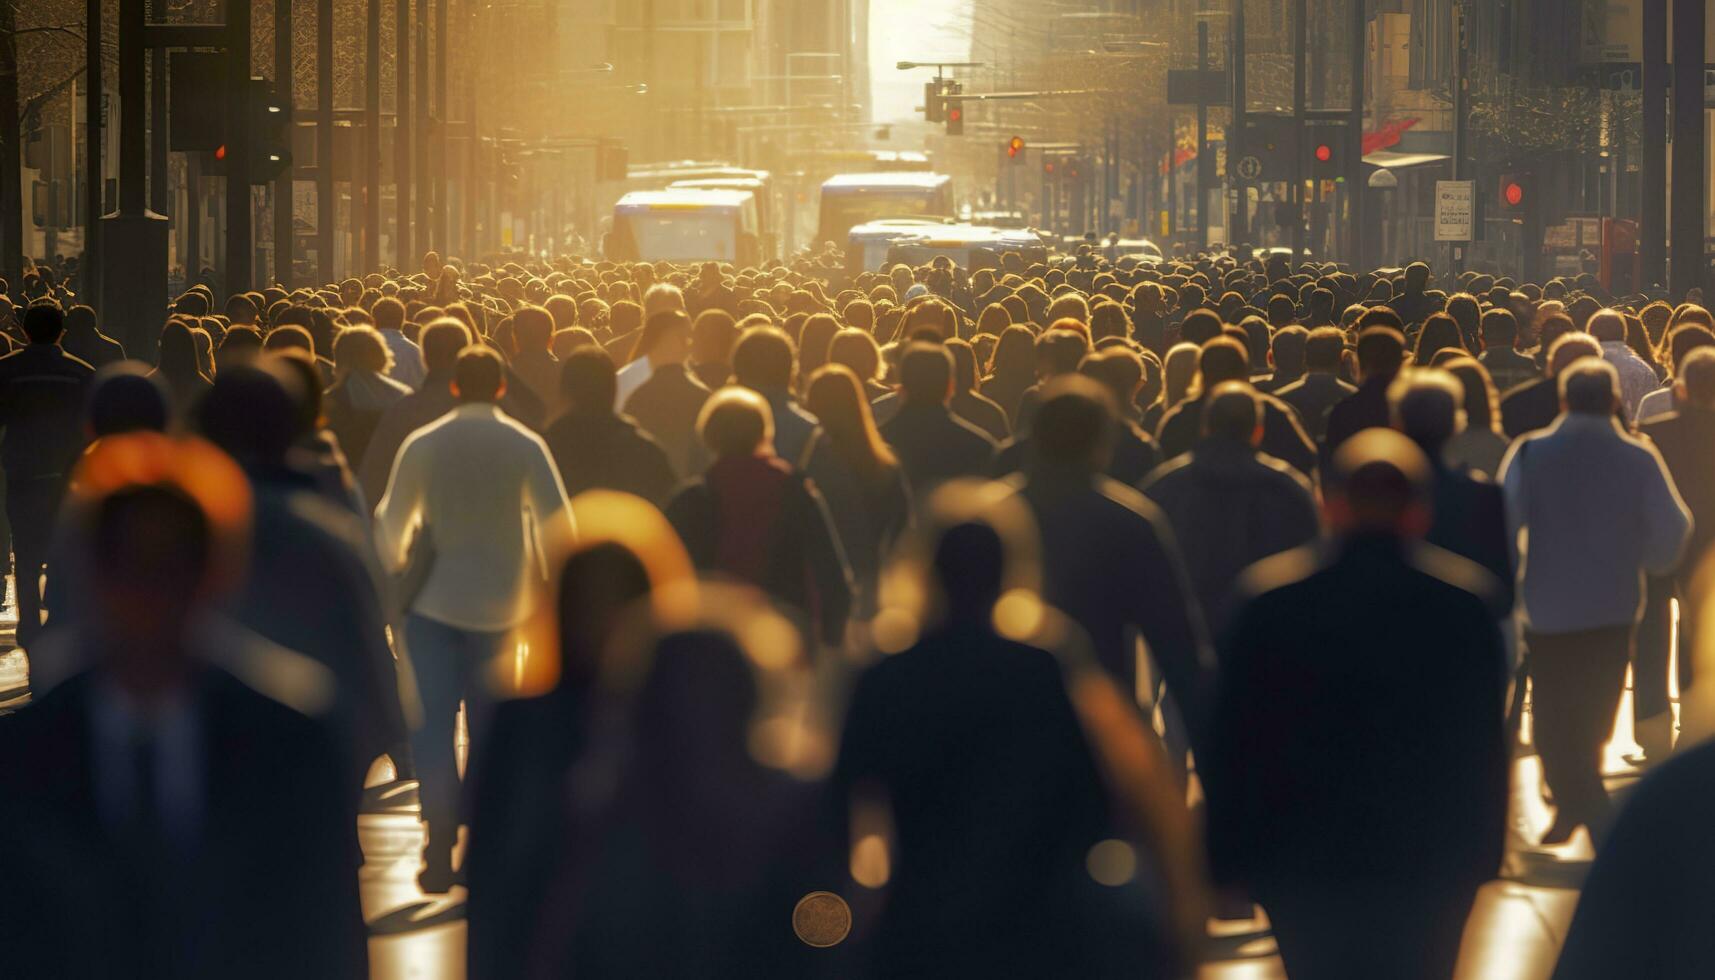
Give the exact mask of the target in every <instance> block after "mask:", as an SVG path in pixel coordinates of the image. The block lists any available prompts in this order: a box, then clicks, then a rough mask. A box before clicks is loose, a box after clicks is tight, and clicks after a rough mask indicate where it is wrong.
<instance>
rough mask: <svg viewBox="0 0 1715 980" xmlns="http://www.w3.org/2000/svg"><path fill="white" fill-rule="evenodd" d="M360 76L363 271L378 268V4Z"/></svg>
mask: <svg viewBox="0 0 1715 980" xmlns="http://www.w3.org/2000/svg"><path fill="white" fill-rule="evenodd" d="M366 13H367V15H368V18H367V27H366V40H367V42H368V45H367V46H368V58H367V59H366V60H365V63H364V66H363V67H364V72H363V269H362V271H363V272H364V273H369V272H374V271H376V270H378V269H380V268H381V0H369V3H368V8H367V10H366Z"/></svg>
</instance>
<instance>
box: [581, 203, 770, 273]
mask: <svg viewBox="0 0 1715 980" xmlns="http://www.w3.org/2000/svg"><path fill="white" fill-rule="evenodd" d="M613 231H614V243H615V246H616V248H615V249H614V251H617V252H618V253H620V254H617V255H614V256H611V257H612V258H622V259H638V260H642V261H645V262H659V261H667V262H697V261H705V260H714V261H719V262H736V261H738V258H739V255H738V244H739V243H738V221H737V220H736V218H735V216H734V215H733V214H732V212H730V211H722V210H715V209H701V210H683V211H677V210H675V211H669V210H650V211H632V212H627V213H622V214H620V215H618V216H617V220H615V221H614V225H613Z"/></svg>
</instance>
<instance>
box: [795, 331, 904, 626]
mask: <svg viewBox="0 0 1715 980" xmlns="http://www.w3.org/2000/svg"><path fill="white" fill-rule="evenodd" d="M805 401H806V402H807V403H808V407H809V409H810V411H811V412H812V413H814V414H815V416H816V418H817V419H819V420H821V423H822V427H821V429H820V430H819V431H818V432H817V434H816V436H815V438H814V439H812V441H811V443H810V448H809V450H808V451H807V452H806V454H805V457H804V460H803V464H804V472H805V473H807V474H808V475H809V477H810V479H811V480H813V481H815V483H816V486H817V487H819V488H820V489H821V491H822V496H823V498H824V499H825V500H826V501H827V504H828V511H829V513H830V514H831V515H832V517H833V519H834V527H835V529H836V530H837V531H838V533H839V538H840V543H841V545H842V546H843V547H844V548H845V552H846V560H847V561H848V562H849V563H850V564H851V568H852V577H853V579H854V584H855V585H856V587H857V590H856V591H857V602H856V603H855V608H856V610H857V614H858V615H859V616H863V617H867V616H868V615H869V614H870V612H872V611H873V609H874V600H875V587H876V580H877V576H878V575H879V574H880V569H881V565H882V562H883V559H884V558H885V556H886V555H887V553H888V552H889V551H890V550H891V549H892V546H893V542H894V539H896V538H897V537H898V536H899V532H900V531H902V530H903V529H904V528H905V527H906V525H907V524H908V523H909V522H910V514H911V498H910V494H909V492H908V491H907V490H906V485H905V476H904V471H903V470H902V469H901V468H900V466H899V462H898V460H896V459H895V458H894V456H893V450H891V449H889V448H888V446H887V443H886V442H883V441H882V438H881V433H880V432H879V431H877V430H876V427H875V419H874V417H873V416H872V415H871V414H870V409H869V402H868V401H867V400H865V398H864V394H863V386H862V385H861V384H860V383H859V381H858V377H857V374H856V372H854V371H852V369H851V368H848V367H846V366H845V365H844V364H827V365H824V366H823V367H821V368H818V369H817V370H816V372H815V373H814V374H812V375H810V382H809V384H808V385H807V386H806V389H805Z"/></svg>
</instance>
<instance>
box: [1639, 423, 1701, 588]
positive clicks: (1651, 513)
mask: <svg viewBox="0 0 1715 980" xmlns="http://www.w3.org/2000/svg"><path fill="white" fill-rule="evenodd" d="M1645 448H1646V449H1647V450H1648V451H1649V462H1648V463H1647V464H1645V473H1644V480H1643V484H1644V488H1645V490H1644V492H1645V494H1646V495H1647V496H1646V499H1645V501H1644V568H1645V570H1646V571H1649V572H1650V573H1652V574H1655V575H1664V574H1666V573H1668V572H1671V571H1672V570H1673V569H1674V568H1675V567H1676V566H1677V565H1678V564H1679V558H1680V556H1681V555H1682V554H1684V552H1685V544H1686V542H1687V541H1689V540H1690V539H1691V511H1690V509H1689V508H1687V507H1686V506H1685V500H1684V499H1683V498H1681V497H1680V495H1679V488H1678V487H1676V486H1674V483H1673V477H1672V476H1671V475H1670V474H1669V473H1668V471H1667V465H1666V464H1665V463H1663V462H1662V459H1661V454H1660V453H1658V452H1656V449H1655V447H1654V446H1653V445H1650V444H1647V443H1646V444H1645Z"/></svg>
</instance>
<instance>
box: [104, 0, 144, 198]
mask: <svg viewBox="0 0 1715 980" xmlns="http://www.w3.org/2000/svg"><path fill="white" fill-rule="evenodd" d="M143 56H144V49H143V0H122V2H121V3H120V5H119V213H120V214H123V215H139V214H142V213H143V211H144V209H145V207H146V206H147V201H148V193H147V180H148V175H147V172H146V168H147V165H148V160H149V142H148V132H147V129H146V127H145V126H144V114H143V99H144V85H145V84H146V82H145V81H144V74H143V72H144V68H143ZM100 78H101V76H100V75H96V76H94V79H95V80H96V81H97V82H99V81H100ZM90 96H91V97H92V98H94V99H100V97H101V89H100V87H99V85H98V86H97V87H95V88H92V89H90ZM97 135H99V134H97ZM91 176H99V175H98V174H94V173H92V175H91Z"/></svg>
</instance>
